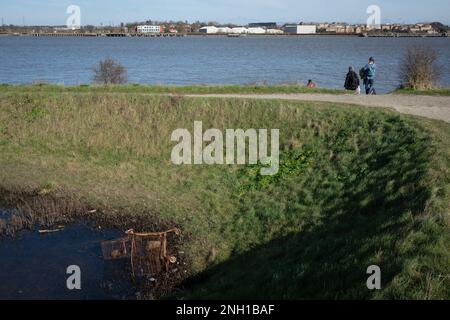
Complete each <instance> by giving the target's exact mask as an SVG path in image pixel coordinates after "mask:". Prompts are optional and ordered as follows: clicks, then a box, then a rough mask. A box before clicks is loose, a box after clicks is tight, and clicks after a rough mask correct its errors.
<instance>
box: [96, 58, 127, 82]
mask: <svg viewBox="0 0 450 320" xmlns="http://www.w3.org/2000/svg"><path fill="white" fill-rule="evenodd" d="M92 70H93V72H94V82H95V83H98V84H104V85H108V84H123V83H127V81H128V76H127V70H126V69H125V67H124V66H122V65H121V64H120V63H117V62H115V61H114V60H113V59H110V58H107V59H105V60H104V61H100V62H99V65H98V66H97V67H94V68H92Z"/></svg>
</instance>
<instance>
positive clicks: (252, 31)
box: [247, 27, 266, 34]
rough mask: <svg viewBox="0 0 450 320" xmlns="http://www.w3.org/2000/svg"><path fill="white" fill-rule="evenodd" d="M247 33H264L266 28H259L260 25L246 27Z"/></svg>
mask: <svg viewBox="0 0 450 320" xmlns="http://www.w3.org/2000/svg"><path fill="white" fill-rule="evenodd" d="M247 33H249V34H265V33H266V29H264V28H260V27H256V28H248V29H247Z"/></svg>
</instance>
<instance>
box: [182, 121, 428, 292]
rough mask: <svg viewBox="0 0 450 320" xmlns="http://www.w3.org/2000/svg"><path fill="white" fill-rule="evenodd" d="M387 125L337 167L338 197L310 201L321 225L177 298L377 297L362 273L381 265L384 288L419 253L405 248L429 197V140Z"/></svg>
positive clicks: (257, 250) (260, 249)
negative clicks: (379, 137)
mask: <svg viewBox="0 0 450 320" xmlns="http://www.w3.org/2000/svg"><path fill="white" fill-rule="evenodd" d="M392 121H393V122H394V123H391V124H388V126H387V127H386V128H387V130H386V132H385V133H384V141H383V142H382V143H376V142H374V143H373V145H371V146H370V147H369V148H370V149H371V152H370V153H366V154H367V155H368V156H367V157H363V156H357V157H355V158H354V159H353V160H352V163H351V164H350V166H340V167H339V166H338V168H336V170H337V171H338V172H339V171H341V172H339V175H340V176H341V177H344V178H341V181H342V182H343V187H342V188H341V190H342V192H339V193H338V194H334V195H333V194H330V192H329V191H327V190H326V188H327V187H326V186H324V187H323V188H319V190H316V194H315V196H314V198H316V199H321V203H323V206H322V207H321V209H322V218H321V220H320V221H319V223H314V224H311V225H309V226H308V227H307V228H305V229H304V230H303V231H302V232H299V233H293V234H290V235H287V236H284V237H281V238H278V239H276V240H272V241H270V242H268V243H266V244H263V245H260V246H257V247H254V248H253V249H250V250H248V251H247V252H245V253H242V254H235V255H234V256H233V257H232V258H231V259H229V260H228V261H226V262H224V263H222V264H219V265H216V266H214V267H212V268H210V269H209V270H207V271H205V272H204V273H202V274H200V275H199V276H197V277H196V278H193V279H191V280H190V281H189V282H187V283H185V285H184V288H185V291H184V292H183V293H182V294H181V295H180V296H178V298H194V299H344V298H347V299H370V298H374V297H375V294H377V293H376V292H373V291H369V290H368V289H367V287H366V280H367V278H368V277H369V275H367V274H366V269H367V267H368V266H370V265H373V264H375V265H378V266H380V268H381V271H382V286H383V288H385V287H386V286H388V285H389V284H390V283H391V281H392V280H393V279H394V277H396V276H397V275H398V274H399V273H401V272H403V270H404V268H405V265H406V264H407V263H408V258H409V257H411V256H412V255H420V254H421V247H420V246H417V247H414V245H413V252H410V251H408V250H406V249H404V248H405V246H406V243H405V242H408V241H410V240H408V239H407V236H408V235H409V234H410V233H411V232H414V230H416V229H417V228H418V227H419V225H418V222H417V219H415V217H416V216H417V215H418V214H420V213H422V212H423V211H424V208H425V205H426V202H427V200H428V199H429V198H430V194H431V188H430V187H429V186H428V185H427V184H426V183H425V182H424V181H426V179H425V175H426V172H427V168H428V164H429V159H430V154H431V152H432V148H431V147H430V141H429V140H428V139H427V137H426V136H424V135H423V136H421V133H419V132H418V131H415V130H412V129H411V127H409V126H408V125H405V124H404V123H403V122H402V121H398V120H395V119H394V120H392ZM361 168H365V170H361ZM349 170H351V171H350V172H349ZM242 214H245V213H242ZM411 295H413V293H411ZM387 296H388V297H389V294H387Z"/></svg>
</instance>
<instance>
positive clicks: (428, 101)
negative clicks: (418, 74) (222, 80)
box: [189, 93, 450, 123]
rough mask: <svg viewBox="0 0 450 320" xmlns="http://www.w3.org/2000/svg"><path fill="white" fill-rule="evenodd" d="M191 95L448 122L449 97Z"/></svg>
mask: <svg viewBox="0 0 450 320" xmlns="http://www.w3.org/2000/svg"><path fill="white" fill-rule="evenodd" d="M189 96H191V97H200V96H201V97H205V96H206V97H223V98H251V99H285V100H301V101H324V102H339V103H352V104H358V105H363V106H367V107H387V108H393V109H395V110H397V111H398V112H401V113H406V114H412V115H416V116H422V117H427V118H431V119H438V120H443V121H445V122H448V123H450V97H445V96H442V97H441V96H416V95H402V94H387V95H378V96H366V95H359V96H358V95H348V94H345V95H334V94H297V93H295V94H208V95H189Z"/></svg>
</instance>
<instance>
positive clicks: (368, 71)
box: [363, 57, 377, 94]
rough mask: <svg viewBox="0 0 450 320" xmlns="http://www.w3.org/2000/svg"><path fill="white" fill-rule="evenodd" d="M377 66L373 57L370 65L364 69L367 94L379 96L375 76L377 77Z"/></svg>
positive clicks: (370, 59)
mask: <svg viewBox="0 0 450 320" xmlns="http://www.w3.org/2000/svg"><path fill="white" fill-rule="evenodd" d="M376 71H377V66H376V64H375V59H374V58H373V57H370V58H369V63H368V64H366V66H365V67H364V68H363V74H364V86H365V89H366V94H377V92H376V90H375V76H376Z"/></svg>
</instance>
